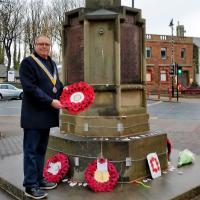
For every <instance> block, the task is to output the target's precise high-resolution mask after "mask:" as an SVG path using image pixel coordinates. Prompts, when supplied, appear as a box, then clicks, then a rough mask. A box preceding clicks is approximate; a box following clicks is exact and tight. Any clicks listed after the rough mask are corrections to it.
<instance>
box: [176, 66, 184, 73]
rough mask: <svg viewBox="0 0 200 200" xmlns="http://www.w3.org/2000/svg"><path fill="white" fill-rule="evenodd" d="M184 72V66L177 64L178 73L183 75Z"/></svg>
mask: <svg viewBox="0 0 200 200" xmlns="http://www.w3.org/2000/svg"><path fill="white" fill-rule="evenodd" d="M182 73H183V70H182V67H181V66H179V65H177V75H181V74H182Z"/></svg>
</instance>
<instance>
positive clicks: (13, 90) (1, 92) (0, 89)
mask: <svg viewBox="0 0 200 200" xmlns="http://www.w3.org/2000/svg"><path fill="white" fill-rule="evenodd" d="M22 97H23V90H22V89H19V88H17V87H15V86H14V85H11V84H7V83H0V99H22Z"/></svg>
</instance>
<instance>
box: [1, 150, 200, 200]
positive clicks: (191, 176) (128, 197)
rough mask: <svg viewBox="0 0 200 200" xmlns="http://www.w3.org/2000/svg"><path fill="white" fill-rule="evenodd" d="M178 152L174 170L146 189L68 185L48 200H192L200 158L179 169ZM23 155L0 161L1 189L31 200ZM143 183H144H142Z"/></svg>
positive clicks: (198, 186)
mask: <svg viewBox="0 0 200 200" xmlns="http://www.w3.org/2000/svg"><path fill="white" fill-rule="evenodd" d="M178 153H179V152H178V150H175V149H174V150H173V152H172V156H171V165H172V166H174V167H175V169H174V170H173V171H168V172H167V173H166V174H165V173H164V174H162V176H161V177H159V178H157V179H154V180H151V181H149V182H148V183H145V184H146V185H148V186H150V188H145V187H143V186H142V185H141V184H138V183H131V184H126V183H118V185H117V187H116V188H115V189H114V191H112V192H107V193H95V192H93V191H91V190H90V189H88V188H87V187H83V186H78V185H76V186H74V187H70V186H69V185H68V184H67V183H60V184H59V186H58V187H57V188H56V189H54V190H51V191H49V192H48V193H49V195H48V200H68V199H69V200H83V199H84V200H91V199H95V200H102V199H103V200H111V199H112V200H113V199H115V200H122V199H123V200H169V199H175V200H181V199H184V200H189V199H192V198H194V197H195V196H197V195H198V194H200V178H199V171H200V157H198V156H196V155H195V163H194V164H190V165H186V166H184V167H181V168H176V165H177V160H178ZM22 161H23V155H22V154H18V155H13V156H9V157H4V158H3V159H1V160H0V188H2V189H3V190H5V191H7V192H9V193H10V194H12V195H13V196H14V197H15V198H16V199H19V200H27V199H29V198H27V197H25V196H24V192H23V191H24V188H23V186H22V182H23V174H22V173H23V170H22V163H23V162H22ZM141 181H142V180H141Z"/></svg>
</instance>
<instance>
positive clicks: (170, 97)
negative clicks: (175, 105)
mask: <svg viewBox="0 0 200 200" xmlns="http://www.w3.org/2000/svg"><path fill="white" fill-rule="evenodd" d="M168 95H169V101H171V100H172V89H171V88H170V87H168Z"/></svg>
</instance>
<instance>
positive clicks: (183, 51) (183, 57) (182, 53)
mask: <svg viewBox="0 0 200 200" xmlns="http://www.w3.org/2000/svg"><path fill="white" fill-rule="evenodd" d="M181 59H185V48H182V49H181Z"/></svg>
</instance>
